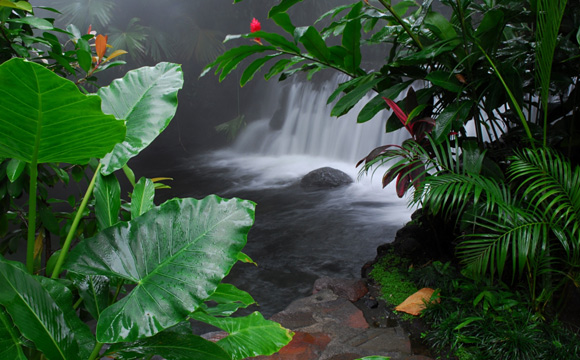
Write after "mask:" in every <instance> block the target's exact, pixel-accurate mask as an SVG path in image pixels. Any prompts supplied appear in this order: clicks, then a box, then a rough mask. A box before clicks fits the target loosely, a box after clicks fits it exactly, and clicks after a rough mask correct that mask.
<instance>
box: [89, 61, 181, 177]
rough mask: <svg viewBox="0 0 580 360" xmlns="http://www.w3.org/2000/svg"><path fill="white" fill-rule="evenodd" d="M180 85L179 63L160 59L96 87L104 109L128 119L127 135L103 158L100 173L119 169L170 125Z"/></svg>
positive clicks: (175, 108) (120, 117)
mask: <svg viewBox="0 0 580 360" xmlns="http://www.w3.org/2000/svg"><path fill="white" fill-rule="evenodd" d="M182 86H183V73H182V71H181V66H180V65H177V64H172V63H165V62H164V63H159V64H157V65H156V66H154V67H142V68H139V69H136V70H132V71H129V72H128V73H127V74H126V75H125V76H124V77H123V78H121V79H117V80H114V81H113V82H112V83H111V85H109V86H107V87H103V88H101V89H99V91H98V94H99V96H101V97H102V99H103V112H105V113H107V114H113V115H115V117H116V118H117V119H125V120H127V136H126V137H125V140H124V141H123V142H122V143H120V144H117V145H116V146H115V148H114V149H113V151H112V152H111V153H110V154H107V156H105V157H104V158H103V160H102V163H103V170H102V172H103V174H105V175H108V174H110V173H112V172H114V171H115V170H118V169H121V168H122V167H123V166H124V165H125V164H127V162H128V161H129V159H131V158H132V157H134V156H135V155H137V154H139V152H141V150H143V149H145V148H146V147H147V146H148V145H149V144H151V142H152V141H153V140H155V138H156V137H157V136H158V135H159V134H160V133H161V132H162V131H163V130H164V129H165V128H166V127H167V125H169V122H170V121H171V119H172V118H173V116H174V115H175V112H176V111H177V92H178V91H179V89H181V88H182Z"/></svg>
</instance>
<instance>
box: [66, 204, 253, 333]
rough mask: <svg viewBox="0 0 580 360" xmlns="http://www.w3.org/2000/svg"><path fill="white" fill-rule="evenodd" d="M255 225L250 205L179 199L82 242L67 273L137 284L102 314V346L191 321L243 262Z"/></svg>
mask: <svg viewBox="0 0 580 360" xmlns="http://www.w3.org/2000/svg"><path fill="white" fill-rule="evenodd" d="M253 220H254V203H252V202H249V201H245V200H240V199H231V200H226V199H221V198H219V197H217V196H208V197H206V198H205V199H203V200H196V199H173V200H170V201H167V202H166V203H164V204H162V205H161V206H158V207H155V208H153V209H151V210H150V211H148V212H147V213H145V214H143V215H141V216H140V217H138V218H136V219H133V220H131V221H129V222H123V223H119V224H117V225H115V226H112V227H110V228H108V229H105V230H104V231H102V232H101V233H99V234H98V235H97V236H95V237H93V238H90V239H85V240H83V241H82V242H81V243H80V244H79V245H77V246H76V247H75V248H74V249H73V250H72V252H71V253H70V254H69V257H68V260H67V263H66V264H65V268H67V269H69V270H72V271H75V272H78V273H81V274H86V275H105V276H110V277H117V278H122V279H124V280H125V281H126V282H128V283H134V284H137V286H136V287H135V288H134V289H133V290H132V291H131V292H130V293H129V294H128V295H127V296H125V297H124V298H123V299H121V300H120V301H118V302H117V303H115V304H114V305H112V306H110V307H108V308H107V309H105V311H103V313H101V317H100V318H99V322H98V324H97V338H98V339H99V341H100V342H103V343H115V342H121V341H135V340H138V339H141V338H144V337H148V336H152V335H155V334H157V333H158V332H160V331H162V330H164V329H166V328H169V327H171V326H173V325H175V324H177V323H179V322H181V321H183V320H185V319H186V318H187V316H188V315H189V314H190V313H191V312H193V311H195V310H196V309H197V308H198V307H199V306H200V305H201V304H202V303H203V301H205V300H206V299H207V298H208V297H209V296H210V295H212V294H213V293H214V292H215V290H216V289H217V287H218V284H219V282H220V281H221V279H222V278H223V277H224V276H225V275H227V274H228V272H229V271H230V269H231V267H232V266H233V264H234V263H235V262H236V261H237V257H238V254H239V252H240V251H241V249H242V248H243V247H244V245H245V244H246V237H247V233H248V231H249V229H250V227H251V225H252V223H253Z"/></svg>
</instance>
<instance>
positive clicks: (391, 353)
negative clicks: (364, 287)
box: [252, 279, 431, 360]
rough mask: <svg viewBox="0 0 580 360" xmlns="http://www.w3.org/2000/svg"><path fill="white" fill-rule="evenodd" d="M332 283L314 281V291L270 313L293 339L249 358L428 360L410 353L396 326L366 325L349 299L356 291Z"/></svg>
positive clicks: (405, 339) (408, 342) (400, 329)
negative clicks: (274, 350)
mask: <svg viewBox="0 0 580 360" xmlns="http://www.w3.org/2000/svg"><path fill="white" fill-rule="evenodd" d="M330 280H332V279H330ZM335 280H336V279H335ZM317 282H318V281H317ZM333 284H335V283H333V282H332V281H330V282H328V281H326V282H323V284H322V285H321V286H318V287H317V285H316V284H315V291H318V292H316V293H315V294H313V295H312V296H309V297H306V298H302V299H298V300H296V301H294V302H293V303H291V304H290V305H289V306H288V307H287V308H286V309H285V310H284V311H282V312H280V313H277V314H275V315H273V316H272V317H271V319H272V320H274V321H277V322H279V323H280V324H282V326H284V327H286V328H288V329H290V330H292V331H294V332H295V335H294V339H293V340H292V342H290V344H288V345H287V346H285V347H284V348H282V349H281V350H280V351H279V352H278V353H276V354H274V355H270V356H259V357H255V358H252V359H256V360H354V359H359V358H362V357H365V356H371V355H382V356H387V357H390V358H391V360H431V358H429V357H426V356H422V355H413V354H412V352H411V342H410V340H409V336H408V334H406V332H405V331H404V330H403V328H401V327H400V326H395V327H388V328H376V327H371V326H369V324H368V322H367V320H366V319H365V316H364V314H363V312H362V311H361V310H360V309H359V308H358V307H356V306H355V305H354V304H353V303H352V302H351V300H353V299H352V294H353V293H356V291H351V289H346V290H345V289H344V288H343V287H340V286H334V285H333ZM349 297H350V298H351V300H349V299H348V298H349ZM353 301H356V299H354V300H353Z"/></svg>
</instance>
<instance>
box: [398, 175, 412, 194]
mask: <svg viewBox="0 0 580 360" xmlns="http://www.w3.org/2000/svg"><path fill="white" fill-rule="evenodd" d="M410 185H411V175H410V174H409V173H408V171H407V170H404V171H401V172H400V173H399V176H398V177H397V184H396V188H397V196H398V197H400V198H402V197H403V195H405V193H406V192H407V189H409V186H410Z"/></svg>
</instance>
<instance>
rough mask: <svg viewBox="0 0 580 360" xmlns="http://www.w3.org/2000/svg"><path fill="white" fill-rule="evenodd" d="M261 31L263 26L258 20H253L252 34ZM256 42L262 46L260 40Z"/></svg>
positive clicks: (251, 24)
mask: <svg viewBox="0 0 580 360" xmlns="http://www.w3.org/2000/svg"><path fill="white" fill-rule="evenodd" d="M260 30H262V25H261V24H260V22H259V21H258V20H257V19H256V18H253V19H252V22H251V23H250V32H253V33H254V32H256V31H260ZM254 41H255V42H257V43H258V44H260V45H262V42H261V41H260V38H255V39H254Z"/></svg>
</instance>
